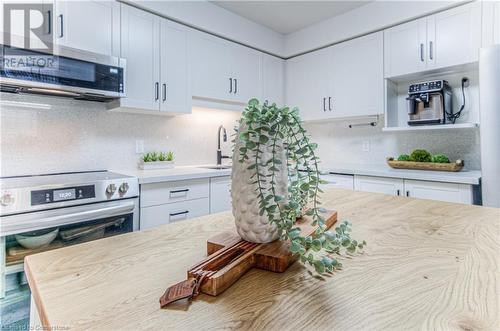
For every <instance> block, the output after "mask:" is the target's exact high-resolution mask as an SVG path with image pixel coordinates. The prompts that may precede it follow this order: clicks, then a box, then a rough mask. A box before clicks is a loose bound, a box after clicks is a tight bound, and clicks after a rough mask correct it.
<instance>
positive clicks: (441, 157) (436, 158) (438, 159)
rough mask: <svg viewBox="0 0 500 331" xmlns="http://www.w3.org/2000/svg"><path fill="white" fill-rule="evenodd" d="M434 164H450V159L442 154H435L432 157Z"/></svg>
mask: <svg viewBox="0 0 500 331" xmlns="http://www.w3.org/2000/svg"><path fill="white" fill-rule="evenodd" d="M432 162H434V163H450V159H449V158H448V157H447V156H446V155H444V154H436V155H433V156H432Z"/></svg>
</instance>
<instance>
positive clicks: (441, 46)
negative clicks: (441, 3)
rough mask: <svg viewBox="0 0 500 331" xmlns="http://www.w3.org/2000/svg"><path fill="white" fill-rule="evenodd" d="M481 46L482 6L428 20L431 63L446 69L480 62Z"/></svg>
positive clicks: (461, 8)
mask: <svg viewBox="0 0 500 331" xmlns="http://www.w3.org/2000/svg"><path fill="white" fill-rule="evenodd" d="M480 46H481V3H480V2H474V3H471V4H467V5H463V6H460V7H456V8H453V9H450V10H446V11H443V12H441V13H438V14H435V15H432V16H429V17H428V19H427V47H428V52H427V62H428V67H429V68H442V67H448V66H453V65H458V64H465V63H471V62H475V61H478V58H479V47H480Z"/></svg>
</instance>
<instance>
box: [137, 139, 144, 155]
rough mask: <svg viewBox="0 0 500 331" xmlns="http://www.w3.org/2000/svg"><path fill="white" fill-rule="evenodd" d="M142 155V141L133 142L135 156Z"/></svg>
mask: <svg viewBox="0 0 500 331" xmlns="http://www.w3.org/2000/svg"><path fill="white" fill-rule="evenodd" d="M142 153H144V140H136V141H135V154H142Z"/></svg>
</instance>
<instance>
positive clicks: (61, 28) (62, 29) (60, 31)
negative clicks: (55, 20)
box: [59, 14, 64, 38]
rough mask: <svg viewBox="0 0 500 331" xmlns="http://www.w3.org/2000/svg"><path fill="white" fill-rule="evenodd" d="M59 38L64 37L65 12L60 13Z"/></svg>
mask: <svg viewBox="0 0 500 331" xmlns="http://www.w3.org/2000/svg"><path fill="white" fill-rule="evenodd" d="M59 29H60V30H59V38H62V37H64V18H63V14H61V15H59Z"/></svg>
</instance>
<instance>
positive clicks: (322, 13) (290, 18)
mask: <svg viewBox="0 0 500 331" xmlns="http://www.w3.org/2000/svg"><path fill="white" fill-rule="evenodd" d="M211 2H212V3H213V4H215V5H217V6H219V7H222V8H225V9H227V10H229V11H231V12H233V13H235V14H237V15H240V16H243V17H245V18H247V19H249V20H251V21H253V22H255V23H258V24H261V25H264V26H267V27H268V28H270V29H272V30H274V31H276V32H279V33H282V34H289V33H292V32H294V31H297V30H300V29H302V28H304V27H306V26H308V25H312V24H314V23H318V22H320V21H322V20H325V19H327V18H330V17H333V16H337V15H340V14H343V13H345V12H348V11H350V10H352V9H354V8H357V7H360V6H363V5H365V4H367V3H368V2H370V1H337V0H330V1H244V0H233V1H211Z"/></svg>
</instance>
